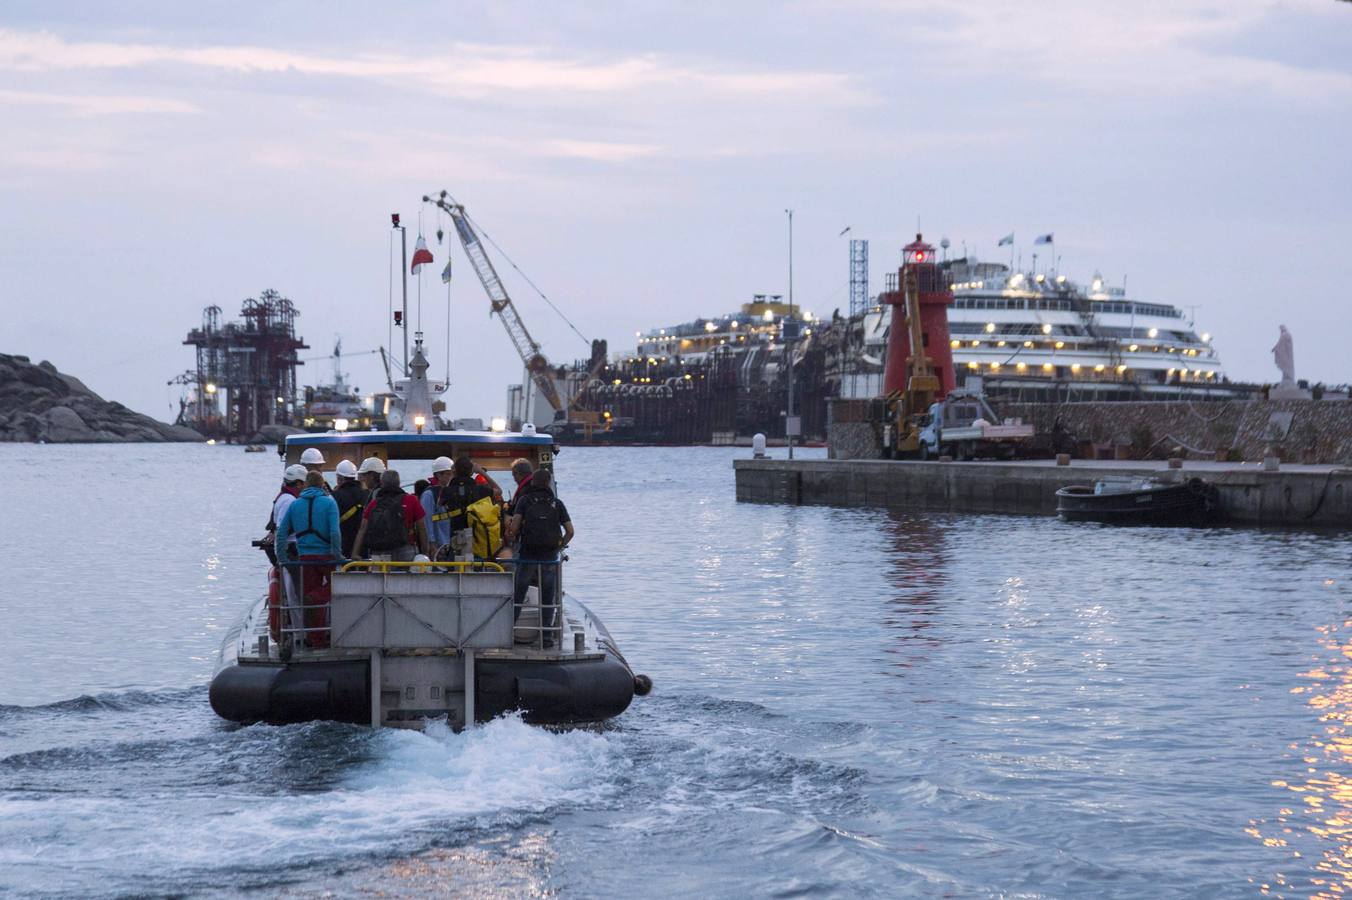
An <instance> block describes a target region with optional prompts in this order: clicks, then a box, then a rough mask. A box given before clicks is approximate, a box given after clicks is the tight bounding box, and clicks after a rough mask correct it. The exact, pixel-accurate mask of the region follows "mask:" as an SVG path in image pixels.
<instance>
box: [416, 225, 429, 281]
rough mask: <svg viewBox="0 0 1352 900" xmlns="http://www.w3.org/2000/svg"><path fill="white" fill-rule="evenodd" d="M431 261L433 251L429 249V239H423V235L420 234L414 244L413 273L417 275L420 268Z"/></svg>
mask: <svg viewBox="0 0 1352 900" xmlns="http://www.w3.org/2000/svg"><path fill="white" fill-rule="evenodd" d="M431 261H432V251H431V250H428V249H427V241H425V240H423V236H422V235H421V234H420V235H418V243H416V244H414V245H413V265H412V272H413V274H414V275H417V274H418V270H419V269H421V268H422V267H423V266H424V265H425V264H427V263H430V262H431Z"/></svg>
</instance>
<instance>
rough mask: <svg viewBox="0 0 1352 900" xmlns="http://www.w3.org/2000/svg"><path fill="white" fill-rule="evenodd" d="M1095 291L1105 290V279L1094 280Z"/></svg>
mask: <svg viewBox="0 0 1352 900" xmlns="http://www.w3.org/2000/svg"><path fill="white" fill-rule="evenodd" d="M1094 290H1096V291H1101V290H1103V279H1102V278H1095V279H1094Z"/></svg>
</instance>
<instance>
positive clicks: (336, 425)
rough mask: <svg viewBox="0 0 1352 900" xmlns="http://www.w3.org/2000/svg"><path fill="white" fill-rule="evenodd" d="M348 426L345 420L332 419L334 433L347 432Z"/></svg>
mask: <svg viewBox="0 0 1352 900" xmlns="http://www.w3.org/2000/svg"><path fill="white" fill-rule="evenodd" d="M415 421H416V420H415ZM348 424H349V422H348V421H347V419H334V420H333V430H334V431H347V426H348Z"/></svg>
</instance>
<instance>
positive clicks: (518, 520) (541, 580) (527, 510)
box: [507, 469, 573, 647]
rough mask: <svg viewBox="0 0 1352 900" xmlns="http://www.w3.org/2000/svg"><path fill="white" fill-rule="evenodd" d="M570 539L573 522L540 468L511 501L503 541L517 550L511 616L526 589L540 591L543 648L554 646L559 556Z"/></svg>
mask: <svg viewBox="0 0 1352 900" xmlns="http://www.w3.org/2000/svg"><path fill="white" fill-rule="evenodd" d="M572 539H573V521H572V519H571V518H570V517H569V515H568V508H567V507H565V506H564V505H563V501H562V500H560V499H559V498H557V497H555V496H554V490H553V477H552V475H551V474H550V471H549V470H548V469H540V470H539V471H538V472H536V473H535V474H534V475H533V476H531V479H530V481H529V483H528V484H527V485H526V486H525V487H523V488H522V490H521V491H520V493H518V494H517V496H516V498H515V499H514V501H513V513H512V517H511V518H510V519H509V520H508V521H507V542H508V543H513V542H515V545H516V546H517V547H518V549H517V554H516V556H517V563H516V584H515V591H514V593H513V604H514V606H513V613H514V620H515V617H520V615H521V607H522V605H523V602H524V600H525V598H526V590H527V589H528V588H529V587H530V585H531V582H532V581H534V582H535V583H536V584H538V585H539V588H540V626H541V633H542V634H543V636H544V646H546V647H550V646H554V645H555V642H556V640H557V636H556V635H555V629H556V628H557V627H558V625H557V623H558V622H559V615H558V613H559V608H560V607H561V605H562V603H563V597H562V595H561V593H560V592H559V589H558V588H559V557H560V554H561V553H562V551H563V549H564V548H565V547H567V546H568V544H569V542H571V541H572Z"/></svg>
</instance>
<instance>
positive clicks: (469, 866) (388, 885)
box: [282, 832, 557, 897]
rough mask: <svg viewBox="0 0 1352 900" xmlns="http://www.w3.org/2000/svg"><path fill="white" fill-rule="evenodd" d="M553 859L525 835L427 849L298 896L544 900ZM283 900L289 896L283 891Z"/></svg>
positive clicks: (534, 837) (538, 840)
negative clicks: (516, 899) (522, 899)
mask: <svg viewBox="0 0 1352 900" xmlns="http://www.w3.org/2000/svg"><path fill="white" fill-rule="evenodd" d="M556 856H557V854H556V853H555V851H554V849H553V847H552V846H551V845H550V843H549V839H548V837H547V836H546V835H544V834H540V833H538V832H533V833H529V834H526V835H523V836H521V837H519V838H516V839H513V840H511V841H508V840H505V839H501V840H494V841H489V842H487V843H486V844H484V845H480V846H474V847H457V848H444V849H435V850H430V851H428V852H426V853H420V854H418V855H417V856H413V857H407V858H404V859H397V860H394V861H392V862H390V863H386V864H384V865H379V866H376V867H374V868H371V869H366V870H362V871H358V872H357V873H355V874H352V873H343V874H340V875H336V876H334V877H333V878H331V879H320V880H319V882H318V883H313V882H312V883H310V884H307V885H306V886H305V888H304V889H302V890H299V891H297V892H296V895H297V896H303V897H310V896H333V895H334V894H356V895H358V896H369V897H442V896H456V897H544V896H548V895H550V894H551V893H552V891H551V890H550V885H549V875H550V871H551V870H552V868H553V866H554V864H555V862H556ZM282 896H292V893H291V892H290V891H284V892H283V893H282Z"/></svg>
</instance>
